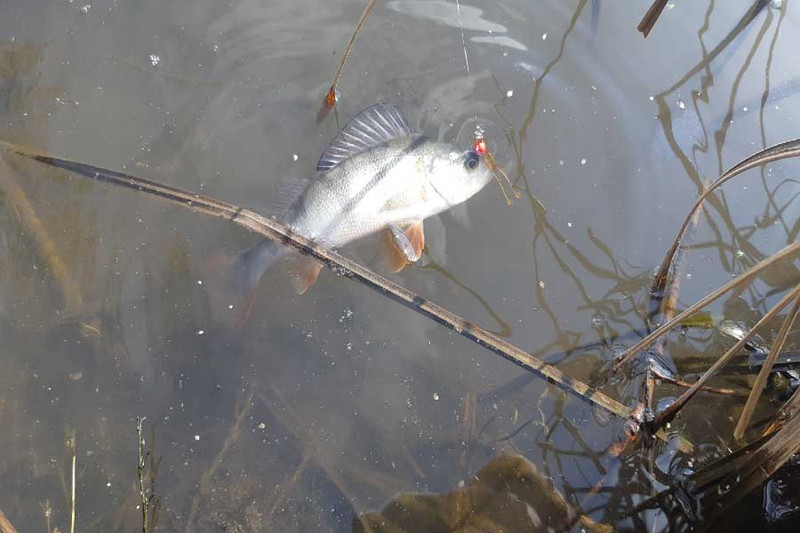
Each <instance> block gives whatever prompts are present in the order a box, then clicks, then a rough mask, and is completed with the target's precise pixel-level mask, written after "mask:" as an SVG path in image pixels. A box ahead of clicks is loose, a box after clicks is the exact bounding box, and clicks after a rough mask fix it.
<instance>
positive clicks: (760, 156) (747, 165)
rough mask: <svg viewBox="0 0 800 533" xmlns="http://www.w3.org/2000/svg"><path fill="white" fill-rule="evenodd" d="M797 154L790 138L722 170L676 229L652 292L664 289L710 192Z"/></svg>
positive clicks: (797, 142) (798, 147)
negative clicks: (732, 180) (684, 240)
mask: <svg viewBox="0 0 800 533" xmlns="http://www.w3.org/2000/svg"><path fill="white" fill-rule="evenodd" d="M798 156H800V139H792V140H790V141H786V142H782V143H779V144H776V145H774V146H770V147H769V148H765V149H763V150H760V151H758V152H756V153H755V154H753V155H751V156H750V157H748V158H746V159H744V160H742V161H740V162H739V163H738V164H736V165H734V166H733V167H731V168H730V169H728V170H727V171H726V172H724V173H723V174H722V175H721V176H720V177H719V178H717V179H716V181H714V183H712V184H711V186H710V187H709V188H708V189H707V190H706V191H705V192H704V193H703V194H702V195H700V197H699V198H698V199H697V201H696V202H695V204H694V205H693V206H692V208H691V210H690V211H689V215H688V216H687V217H686V219H685V220H684V221H683V224H682V225H681V228H680V230H678V235H677V237H676V238H675V240H674V241H673V243H672V246H670V248H669V250H668V251H667V254H666V256H664V261H663V262H662V263H661V268H659V270H658V274H656V276H655V278H654V279H653V288H652V292H653V293H655V294H659V293H662V292H663V291H664V287H666V284H667V278H668V277H669V270H670V266H672V260H673V259H674V257H675V254H676V252H677V251H678V247H679V246H680V244H681V241H682V240H683V236H684V234H685V233H686V229H687V228H688V227H689V224H690V223H691V220H692V218H693V217H694V215H695V213H696V212H697V211H698V210H699V209H700V207H701V206H702V205H703V202H704V201H705V199H706V198H708V196H709V195H710V194H711V193H713V192H714V191H715V190H717V189H718V188H719V187H721V186H722V185H724V184H725V183H727V182H728V181H729V180H731V179H732V178H734V177H736V176H738V175H739V174H742V173H743V172H746V171H747V170H750V169H752V168H755V167H758V166H761V165H764V164H767V163H771V162H773V161H780V160H781V159H788V158H791V157H798Z"/></svg>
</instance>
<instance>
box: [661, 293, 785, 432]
mask: <svg viewBox="0 0 800 533" xmlns="http://www.w3.org/2000/svg"><path fill="white" fill-rule="evenodd" d="M797 297H800V285H798V286H797V287H795V288H794V289H792V290H791V291H789V292H788V293H787V294H785V295H784V296H783V298H781V299H780V300H779V301H778V303H776V304H775V305H774V306H772V309H770V310H769V311H767V313H766V314H765V315H764V316H763V317H761V319H760V320H759V321H758V322H756V324H755V325H754V326H753V327H752V329H750V331H748V332H747V334H745V335H744V337H742V338H741V339H739V341H738V342H737V343H736V344H735V345H733V347H731V349H730V350H728V351H727V352H725V354H724V355H723V356H722V357H720V358H719V359H718V360H717V362H716V363H714V364H713V365H711V368H709V369H708V370H706V372H705V374H703V375H702V376H701V377H700V379H698V380H697V381H696V382H695V383H694V385H692V386H691V387H690V388H689V390H687V391H686V392H684V393H683V394H681V396H680V397H679V398H678V399H677V400H675V401H674V402H673V403H672V404H671V405H670V406H669V407H667V408H666V409H664V410H663V411H662V412H661V413H660V414H659V415H658V418H657V419H656V423H655V427H656V428H660V427H662V426H663V425H664V424H666V423H667V422H669V421H670V420H672V418H673V417H674V416H675V414H676V413H677V412H678V410H679V409H681V407H683V405H684V404H685V403H686V402H688V401H689V400H690V399H691V398H692V396H694V395H695V393H697V391H698V390H700V388H701V387H703V385H705V383H706V382H707V381H708V380H709V379H711V377H712V376H714V375H715V374H716V373H717V371H718V370H719V369H720V368H722V367H723V366H724V365H725V364H726V363H727V362H728V361H729V360H730V359H731V358H733V357H734V356H735V355H736V354H737V353H739V351H740V350H741V349H742V348H744V346H745V345H746V344H747V343H748V342H750V339H752V338H753V336H754V335H755V334H756V332H757V331H758V329H759V328H760V327H761V326H763V325H764V324H766V323H767V322H769V321H770V320H772V318H773V317H775V315H777V314H778V313H780V312H781V310H782V309H783V308H784V307H786V306H787V305H789V302H790V301H792V298H797Z"/></svg>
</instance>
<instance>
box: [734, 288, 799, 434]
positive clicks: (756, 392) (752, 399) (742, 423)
mask: <svg viewBox="0 0 800 533" xmlns="http://www.w3.org/2000/svg"><path fill="white" fill-rule="evenodd" d="M798 288H800V285H798ZM798 311H800V293H798V296H797V297H796V298H795V301H794V305H793V306H792V309H791V311H789V314H788V315H787V316H786V318H785V319H784V321H783V324H782V325H781V329H780V330H779V331H778V336H777V338H776V339H775V343H774V344H773V345H772V348H771V349H770V351H769V355H767V359H766V360H765V361H764V365H763V366H762V367H761V372H759V373H758V377H757V378H756V382H755V384H753V389H752V390H751V391H750V396H749V397H748V398H747V403H745V404H744V409H742V414H741V416H740V417H739V423H738V424H736V429H734V430H733V438H735V439H736V440H739V439H741V438H742V435H744V431H745V429H747V426H748V425H749V424H750V419H751V418H752V417H753V411H755V408H756V403H757V402H758V399H759V398H760V397H761V393H762V392H763V391H764V387H765V386H766V384H767V379H768V378H769V374H770V372H771V370H772V366H773V365H774V364H775V360H776V359H777V358H778V354H779V353H780V352H781V349H782V348H783V344H784V343H785V342H786V337H787V336H788V335H789V330H790V329H792V326H793V325H794V321H795V319H796V318H797V312H798Z"/></svg>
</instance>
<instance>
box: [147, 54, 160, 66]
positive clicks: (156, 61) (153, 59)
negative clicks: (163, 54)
mask: <svg viewBox="0 0 800 533" xmlns="http://www.w3.org/2000/svg"><path fill="white" fill-rule="evenodd" d="M159 63H161V58H160V57H159V56H158V55H157V54H150V64H151V65H153V66H154V67H157V66H158V64H159Z"/></svg>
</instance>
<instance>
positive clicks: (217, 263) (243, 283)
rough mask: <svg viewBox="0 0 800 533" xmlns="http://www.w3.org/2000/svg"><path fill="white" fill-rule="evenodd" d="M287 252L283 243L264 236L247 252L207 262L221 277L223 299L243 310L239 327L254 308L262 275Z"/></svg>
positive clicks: (212, 270) (208, 268) (215, 273)
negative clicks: (281, 244)
mask: <svg viewBox="0 0 800 533" xmlns="http://www.w3.org/2000/svg"><path fill="white" fill-rule="evenodd" d="M285 254H286V251H285V250H284V248H283V247H282V246H280V245H279V244H277V243H275V242H273V241H270V240H269V239H264V240H262V241H261V242H259V243H258V244H256V245H255V246H254V247H252V248H251V249H249V250H247V251H246V252H242V253H239V254H221V255H217V256H213V257H211V258H209V260H208V261H207V262H206V269H207V270H208V271H210V272H211V273H212V276H213V277H214V278H216V279H217V280H219V283H220V286H221V289H222V290H223V291H224V296H223V298H224V299H225V300H227V301H229V302H230V305H235V306H236V307H238V308H239V309H240V313H239V325H240V326H242V325H244V323H245V322H246V321H247V318H248V316H249V314H250V310H251V309H252V308H253V302H254V300H255V295H256V289H257V288H258V282H259V281H260V280H261V276H263V275H264V272H266V271H267V270H269V269H270V267H272V266H273V265H274V264H275V263H277V262H278V261H279V260H280V259H281V258H282V257H283V256H284V255H285Z"/></svg>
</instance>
